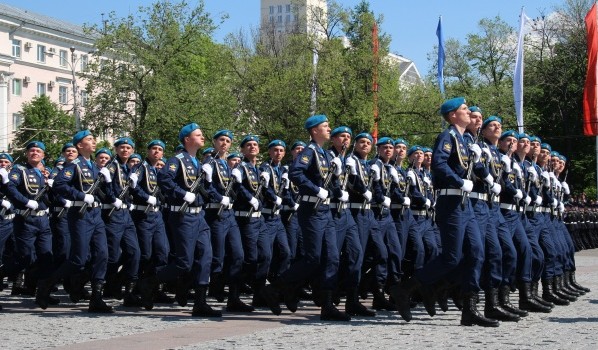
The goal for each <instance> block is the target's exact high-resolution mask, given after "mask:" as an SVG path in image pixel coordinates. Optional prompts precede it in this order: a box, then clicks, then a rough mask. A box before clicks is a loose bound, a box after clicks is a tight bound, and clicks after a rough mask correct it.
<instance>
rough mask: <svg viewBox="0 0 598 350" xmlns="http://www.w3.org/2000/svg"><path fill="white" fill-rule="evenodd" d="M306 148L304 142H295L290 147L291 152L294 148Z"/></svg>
mask: <svg viewBox="0 0 598 350" xmlns="http://www.w3.org/2000/svg"><path fill="white" fill-rule="evenodd" d="M299 146H301V147H307V145H306V144H305V142H303V141H295V143H293V145H292V146H291V151H292V150H294V149H295V147H299Z"/></svg>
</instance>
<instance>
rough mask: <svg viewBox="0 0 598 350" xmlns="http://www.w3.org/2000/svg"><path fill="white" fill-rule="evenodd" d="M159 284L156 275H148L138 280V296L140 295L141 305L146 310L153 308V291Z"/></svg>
mask: <svg viewBox="0 0 598 350" xmlns="http://www.w3.org/2000/svg"><path fill="white" fill-rule="evenodd" d="M159 283H160V281H159V280H158V277H157V276H156V275H148V276H146V277H144V278H142V279H141V280H139V283H138V284H137V287H138V288H139V294H141V304H142V305H143V307H144V308H145V309H146V310H151V309H153V308H154V291H155V290H156V287H158V284H159Z"/></svg>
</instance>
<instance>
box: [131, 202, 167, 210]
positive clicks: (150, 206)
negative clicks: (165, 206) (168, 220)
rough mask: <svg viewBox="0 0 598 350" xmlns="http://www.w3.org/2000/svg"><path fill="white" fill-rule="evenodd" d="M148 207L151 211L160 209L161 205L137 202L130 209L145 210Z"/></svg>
mask: <svg viewBox="0 0 598 350" xmlns="http://www.w3.org/2000/svg"><path fill="white" fill-rule="evenodd" d="M147 207H149V211H158V210H160V207H159V206H157V205H137V204H131V207H130V209H131V210H143V211H145V209H147Z"/></svg>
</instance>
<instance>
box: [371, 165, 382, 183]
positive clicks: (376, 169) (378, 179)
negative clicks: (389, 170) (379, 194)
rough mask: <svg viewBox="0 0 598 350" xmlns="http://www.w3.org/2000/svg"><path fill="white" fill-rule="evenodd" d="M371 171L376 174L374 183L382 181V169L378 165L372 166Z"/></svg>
mask: <svg viewBox="0 0 598 350" xmlns="http://www.w3.org/2000/svg"><path fill="white" fill-rule="evenodd" d="M370 170H371V171H372V172H373V173H374V174H373V176H374V181H380V167H379V166H378V164H372V167H371V168H370Z"/></svg>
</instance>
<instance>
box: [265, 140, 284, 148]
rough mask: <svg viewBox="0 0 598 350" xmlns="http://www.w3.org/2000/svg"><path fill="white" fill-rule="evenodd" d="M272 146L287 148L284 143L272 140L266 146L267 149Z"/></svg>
mask: <svg viewBox="0 0 598 350" xmlns="http://www.w3.org/2000/svg"><path fill="white" fill-rule="evenodd" d="M274 146H282V148H287V144H286V143H284V141H282V140H273V141H271V142H270V143H269V144H268V149H270V148H271V147H274Z"/></svg>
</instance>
